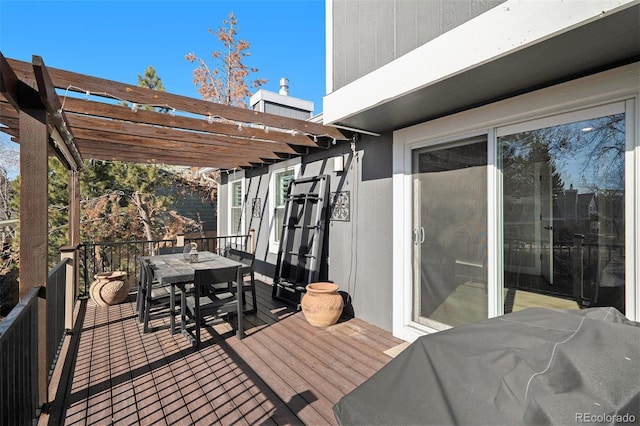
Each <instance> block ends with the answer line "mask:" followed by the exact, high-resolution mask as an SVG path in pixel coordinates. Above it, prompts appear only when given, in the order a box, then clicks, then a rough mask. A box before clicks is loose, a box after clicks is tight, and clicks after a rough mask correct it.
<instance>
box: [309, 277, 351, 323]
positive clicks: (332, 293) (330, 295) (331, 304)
mask: <svg viewBox="0 0 640 426" xmlns="http://www.w3.org/2000/svg"><path fill="white" fill-rule="evenodd" d="M338 288H339V287H338V285H337V284H333V283H327V282H320V283H312V284H309V285H307V287H306V289H307V292H306V293H305V294H304V296H302V301H301V305H302V313H303V314H304V317H305V318H306V320H307V322H308V323H309V324H311V325H313V326H314V327H328V326H330V325H333V324H335V323H336V322H337V321H338V318H340V315H342V308H343V306H344V304H343V302H342V296H341V295H340V294H339V293H338Z"/></svg>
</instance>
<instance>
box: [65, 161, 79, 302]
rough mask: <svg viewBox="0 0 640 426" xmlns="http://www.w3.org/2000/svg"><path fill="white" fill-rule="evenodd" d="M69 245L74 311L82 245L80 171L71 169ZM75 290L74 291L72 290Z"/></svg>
mask: <svg viewBox="0 0 640 426" xmlns="http://www.w3.org/2000/svg"><path fill="white" fill-rule="evenodd" d="M69 245H70V246H71V247H73V249H74V252H73V288H68V289H67V293H66V297H67V301H66V304H67V307H69V306H70V307H71V310H72V311H73V303H74V302H75V300H76V297H77V296H78V294H79V292H80V262H79V261H78V246H79V245H80V172H79V171H78V169H71V170H69ZM70 290H73V291H70Z"/></svg>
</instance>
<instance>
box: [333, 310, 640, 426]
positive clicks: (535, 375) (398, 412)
mask: <svg viewBox="0 0 640 426" xmlns="http://www.w3.org/2000/svg"><path fill="white" fill-rule="evenodd" d="M333 411H334V414H335V416H336V419H337V420H338V422H339V423H340V424H343V425H356V424H361V425H382V424H395V425H423V424H482V425H501V424H502V425H511V424H579V423H582V422H586V421H585V420H587V419H590V420H591V422H593V420H596V421H598V420H599V421H600V422H604V423H625V422H627V421H631V422H634V421H635V422H638V421H640V323H635V322H633V321H629V320H628V319H626V318H625V317H624V316H623V315H622V314H621V313H620V312H619V311H617V310H615V309H613V308H592V309H585V310H582V311H556V310H550V309H541V308H531V309H527V310H524V311H520V312H515V313H512V314H508V315H503V316H501V317H497V318H492V319H488V320H485V321H481V322H478V323H475V324H469V325H463V326H459V327H455V328H453V329H450V330H447V331H442V332H439V333H434V334H431V335H428V336H423V337H421V338H419V339H418V340H416V341H415V342H414V343H412V344H411V345H409V347H407V348H406V349H405V350H404V351H403V352H402V353H401V354H400V355H398V356H397V357H396V358H395V359H393V360H391V361H390V362H389V363H388V364H387V365H386V366H385V367H383V368H382V369H381V370H380V371H378V372H377V373H376V374H375V375H373V376H372V377H371V378H369V379H368V380H367V381H365V382H364V383H363V384H362V385H360V386H359V387H357V388H356V389H355V390H353V391H352V392H351V393H349V394H347V395H345V396H344V397H343V398H342V399H341V400H340V401H339V402H338V403H337V404H336V405H335V406H334V407H333ZM625 415H626V417H624V416H625Z"/></svg>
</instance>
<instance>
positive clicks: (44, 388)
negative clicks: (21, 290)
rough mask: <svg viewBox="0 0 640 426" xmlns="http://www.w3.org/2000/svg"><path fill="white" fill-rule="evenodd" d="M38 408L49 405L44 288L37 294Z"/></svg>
mask: <svg viewBox="0 0 640 426" xmlns="http://www.w3.org/2000/svg"><path fill="white" fill-rule="evenodd" d="M37 305H38V349H37V351H38V406H40V407H43V406H46V405H48V404H49V365H48V362H47V297H46V287H40V291H39V292H38V299H37Z"/></svg>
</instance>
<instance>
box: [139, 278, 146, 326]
mask: <svg viewBox="0 0 640 426" xmlns="http://www.w3.org/2000/svg"><path fill="white" fill-rule="evenodd" d="M138 298H139V300H138V322H142V321H143V320H144V310H145V305H146V303H145V301H146V299H145V298H146V294H145V291H144V290H143V289H141V288H139V287H138Z"/></svg>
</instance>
